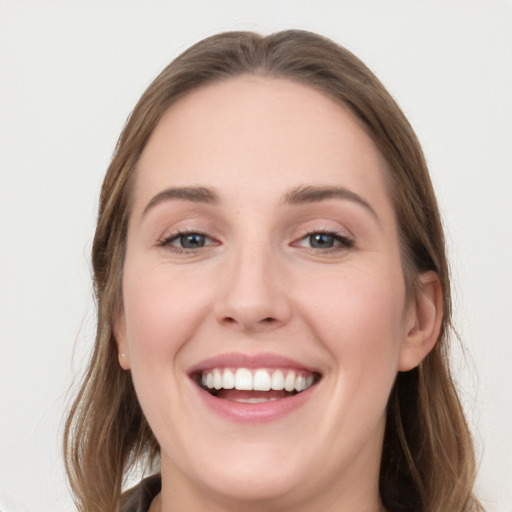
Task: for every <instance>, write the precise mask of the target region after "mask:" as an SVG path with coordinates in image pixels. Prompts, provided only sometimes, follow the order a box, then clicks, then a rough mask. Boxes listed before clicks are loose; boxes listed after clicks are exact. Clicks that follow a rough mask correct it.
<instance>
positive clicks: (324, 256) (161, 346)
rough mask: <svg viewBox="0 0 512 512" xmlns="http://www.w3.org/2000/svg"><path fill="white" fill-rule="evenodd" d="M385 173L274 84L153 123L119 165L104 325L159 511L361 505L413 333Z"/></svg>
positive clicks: (370, 496) (209, 89)
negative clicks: (133, 165)
mask: <svg viewBox="0 0 512 512" xmlns="http://www.w3.org/2000/svg"><path fill="white" fill-rule="evenodd" d="M385 173H386V164H385V162H384V160H383V158H382V157H381V155H380V154H379V152H378V150H377V149H376V147H375V145H374V144H373V142H372V140H371V139H370V138H369V136H368V135H367V134H366V133H365V131H364V130H363V129H362V128H361V126H360V124H359V123H358V122H357V121H356V119H355V118H354V116H353V115H352V114H350V113H349V112H348V111H347V110H346V109H345V108H343V107H342V106H340V105H339V104H337V103H335V102H334V101H332V100H331V99H328V98H327V97H325V96H323V95H322V94H320V93H319V92H317V91H315V90H313V89H311V88H309V87H306V86H304V85H300V84H297V83H293V82H290V81H287V80H280V79H269V78H261V77H253V76H242V77H238V78H236V79H230V80H228V81H226V82H222V83H216V84H212V85H209V86H206V87H204V88H201V89H199V90H197V91H194V92H192V93H190V94H189V95H187V96H186V97H184V98H182V99H181V100H180V101H178V102H177V103H176V104H175V105H174V106H172V107H171V108H170V109H169V110H168V111H167V112H166V114H165V115H164V117H163V119H162V120H161V121H160V123H159V124H158V126H157V128H156V130H155V131H154V133H153V134H152V136H151V138H150V141H149V143H148V145H147V146H146V148H145V150H144V152H143V154H142V157H141V159H140V161H139V164H138V166H137V171H136V179H135V186H134V190H133V209H132V213H131V218H130V222H129V229H128V239H127V249H126V259H125V264H124V277H123V300H124V313H123V315H122V317H121V318H119V320H118V322H117V331H116V334H117V341H118V345H119V349H120V352H123V353H125V354H126V355H125V356H124V357H120V361H121V364H122V366H123V367H124V368H126V369H128V368H129V369H131V372H132V375H133V381H134V384H135V388H136V391H137V395H138V397H139V400H140V403H141V406H142V408H143V411H144V414H145V416H146V418H147V420H148V422H149V424H150V426H151V428H152V429H153V432H154V434H155V436H156V438H157V440H158V442H159V443H160V446H161V456H162V474H163V478H164V495H163V497H164V500H165V499H166V498H165V496H166V494H165V493H166V492H168V493H169V495H170V494H171V493H172V496H173V500H174V502H175V503H181V502H183V504H187V503H189V504H190V503H192V501H193V500H199V501H197V503H199V502H200V500H201V499H203V498H204V499H208V500H209V501H210V503H215V500H219V502H222V500H224V499H226V500H228V501H229V502H232V503H233V502H235V501H237V500H240V501H241V502H246V503H249V502H250V501H253V502H261V503H266V505H265V506H266V507H267V508H266V509H267V510H272V507H271V504H272V503H273V504H279V506H281V507H284V506H285V505H287V506H288V505H289V506H292V505H294V504H295V510H302V509H301V508H300V507H304V508H305V509H307V510H320V509H321V508H318V507H317V506H318V504H319V503H321V502H322V500H323V501H324V502H325V503H333V502H334V501H333V500H332V499H333V498H336V500H337V502H338V503H342V502H343V503H344V504H345V505H346V506H347V508H346V509H347V510H350V508H349V505H350V503H352V505H353V506H354V508H355V509H357V510H363V509H364V510H366V508H363V505H364V504H365V503H366V502H367V503H368V507H371V506H373V505H375V503H376V502H378V489H377V480H378V471H379V462H380V454H381V446H382V439H383V431H384V425H385V409H386V401H387V399H388V395H389V393H390V389H391V387H392V385H393V382H394V379H395V376H396V373H397V372H398V371H399V369H408V368H405V367H406V366H411V364H410V360H411V357H410V354H409V355H408V348H407V347H408V346H409V344H408V339H409V337H410V333H411V331H413V330H414V325H415V324H416V312H415V307H414V306H413V305H409V304H408V303H407V302H406V295H405V283H404V277H403V272H402V266H401V260H400V249H399V242H398V233H397V222H396V219H395V216H394V212H393V208H392V205H391V202H390V199H389V197H388V194H387V192H386V187H385V184H384V175H385ZM236 388H239V389H236ZM283 388H284V389H283ZM292 390H293V391H292ZM297 390H299V392H297ZM166 489H167V490H166ZM331 498H332V499H331ZM180 500H181V502H180ZM191 500H192V501H191ZM315 500H316V501H315ZM365 500H366V501H365ZM164 502H165V501H164ZM313 503H316V505H315V506H313ZM315 507H316V508H315ZM358 507H359V508H358ZM183 509H185V505H184V508H183ZM196 509H198V508H196ZM211 510H213V508H212V509H211ZM247 510H248V508H247ZM368 510H371V508H368Z"/></svg>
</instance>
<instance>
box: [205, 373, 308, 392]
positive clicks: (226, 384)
mask: <svg viewBox="0 0 512 512" xmlns="http://www.w3.org/2000/svg"><path fill="white" fill-rule="evenodd" d="M313 381H314V377H313V375H311V374H306V375H304V373H300V372H295V371H294V370H286V376H285V373H284V372H283V371H282V370H274V371H273V372H272V375H271V374H270V372H269V370H266V369H258V370H256V371H251V370H249V369H248V368H238V369H236V370H230V369H228V368H215V369H213V370H208V371H205V372H203V374H202V376H201V384H202V385H203V386H204V387H207V388H209V389H238V390H244V391H270V390H271V389H273V390H275V391H280V390H283V389H284V390H286V391H298V392H299V391H304V390H305V389H308V388H309V387H310V386H311V385H312V384H313Z"/></svg>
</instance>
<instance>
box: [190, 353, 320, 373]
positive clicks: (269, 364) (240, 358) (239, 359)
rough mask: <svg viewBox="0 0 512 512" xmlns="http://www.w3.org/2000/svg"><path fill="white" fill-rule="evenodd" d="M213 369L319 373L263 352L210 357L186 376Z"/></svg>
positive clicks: (285, 358) (282, 357) (289, 359)
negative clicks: (285, 370)
mask: <svg viewBox="0 0 512 512" xmlns="http://www.w3.org/2000/svg"><path fill="white" fill-rule="evenodd" d="M213 368H248V369H256V368H268V369H272V368H276V369H277V368H282V369H286V368H289V369H293V370H302V371H305V372H310V373H316V374H319V373H320V372H319V371H318V369H316V368H312V367H310V366H307V365H305V364H302V363H300V362H298V361H296V360H294V359H291V358H289V357H285V356H282V355H279V354H274V353H271V352H265V353H261V354H243V353H240V352H230V353H226V354H220V355H217V356H214V357H210V358H208V359H205V360H203V361H201V362H199V363H197V364H196V365H194V366H192V367H191V368H190V369H189V370H188V374H189V375H193V374H197V373H199V372H204V371H206V370H211V369H213Z"/></svg>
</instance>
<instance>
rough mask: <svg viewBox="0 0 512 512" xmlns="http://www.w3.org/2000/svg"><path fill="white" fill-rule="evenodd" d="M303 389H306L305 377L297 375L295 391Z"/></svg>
mask: <svg viewBox="0 0 512 512" xmlns="http://www.w3.org/2000/svg"><path fill="white" fill-rule="evenodd" d="M303 389H306V378H305V377H303V376H302V375H299V376H298V377H297V378H296V379H295V391H297V392H301V391H302V390H303Z"/></svg>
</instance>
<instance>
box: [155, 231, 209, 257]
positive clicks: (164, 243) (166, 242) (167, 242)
mask: <svg viewBox="0 0 512 512" xmlns="http://www.w3.org/2000/svg"><path fill="white" fill-rule="evenodd" d="M187 235H200V236H204V237H205V238H206V239H207V240H209V241H210V242H211V243H205V245H204V246H202V247H197V248H190V247H178V246H176V245H173V244H172V242H173V241H175V240H178V239H179V238H180V237H182V236H187ZM156 245H158V246H159V247H164V248H172V250H174V251H175V252H178V253H180V252H196V251H200V250H201V249H205V248H207V247H211V246H213V245H219V241H218V240H216V239H215V238H213V237H212V236H210V235H208V234H206V233H205V232H204V231H201V230H198V229H193V228H182V229H177V230H175V231H172V232H171V233H166V234H165V235H164V236H162V237H161V238H159V239H158V241H157V244H156Z"/></svg>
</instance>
